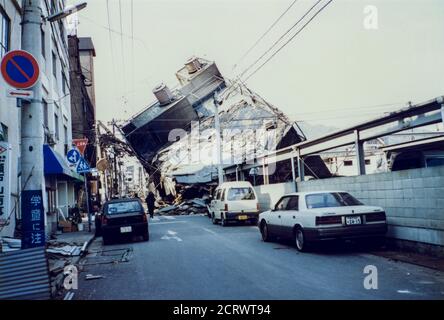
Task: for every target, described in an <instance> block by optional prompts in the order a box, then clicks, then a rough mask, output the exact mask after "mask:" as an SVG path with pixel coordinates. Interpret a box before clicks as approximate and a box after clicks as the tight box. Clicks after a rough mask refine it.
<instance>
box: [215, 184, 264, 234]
mask: <svg viewBox="0 0 444 320" xmlns="http://www.w3.org/2000/svg"><path fill="white" fill-rule="evenodd" d="M209 211H210V216H211V219H212V221H213V224H217V223H218V222H220V224H221V225H222V226H226V225H227V224H228V223H229V222H234V221H241V222H250V223H251V224H255V225H256V224H257V222H258V217H259V203H258V199H257V195H256V191H254V188H253V186H252V185H251V183H250V182H248V181H235V182H234V181H233V182H224V183H222V184H221V185H219V186H218V187H217V188H216V190H215V192H214V195H213V199H212V200H211V203H210V210H209Z"/></svg>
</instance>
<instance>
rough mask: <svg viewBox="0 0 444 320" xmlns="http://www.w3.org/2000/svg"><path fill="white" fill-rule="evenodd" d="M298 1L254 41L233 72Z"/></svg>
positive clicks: (235, 65)
mask: <svg viewBox="0 0 444 320" xmlns="http://www.w3.org/2000/svg"><path fill="white" fill-rule="evenodd" d="M297 1H298V0H294V1H293V2H292V3H291V4H290V6H288V7H287V9H285V11H284V12H283V13H282V14H281V15H280V16H279V17H278V18H277V19H276V20H275V21H274V22H273V23H272V24H271V25H270V27H268V29H267V30H266V31H265V32H264V33H263V34H262V35H261V36H260V37H259V39H257V40H256V42H255V43H254V44H253V45H252V46H251V47H250V48H249V49H248V50H247V51H246V52H245V53H244V54H243V55H242V56H241V58H240V59H239V60H238V61H237V62H236V63H235V64H234V66H233V70H234V69H236V67H237V65H238V64H239V63H241V62H242V61H243V59H244V58H245V57H246V56H247V55H248V54H249V53H250V52H251V51H252V50H253V49H254V48H256V46H257V45H258V44H259V42H261V41H262V39H263V38H265V36H266V35H267V34H268V33H269V32H270V31H271V30H272V29H273V28H274V26H276V24H278V22H279V21H280V20H281V19H282V18H283V17H284V16H285V15H286V14H287V12H288V11H290V9H291V8H292V7H293V6H294V5H295V3H296V2H297Z"/></svg>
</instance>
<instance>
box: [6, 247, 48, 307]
mask: <svg viewBox="0 0 444 320" xmlns="http://www.w3.org/2000/svg"><path fill="white" fill-rule="evenodd" d="M50 298H51V287H50V280H49V269H48V260H47V258H46V252H45V248H44V247H41V248H33V249H25V250H18V251H12V252H7V253H1V254H0V300H5V299H11V300H44V299H50Z"/></svg>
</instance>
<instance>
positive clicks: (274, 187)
mask: <svg viewBox="0 0 444 320" xmlns="http://www.w3.org/2000/svg"><path fill="white" fill-rule="evenodd" d="M295 187H296V185H295V183H294V182H286V183H277V184H267V185H262V186H257V187H254V190H255V191H256V194H257V197H258V200H259V206H260V211H261V212H263V211H266V210H269V209H270V208H272V207H273V206H274V205H275V204H276V202H277V201H278V200H279V199H280V198H281V197H282V196H283V195H284V194H287V193H292V192H295V191H296V188H295Z"/></svg>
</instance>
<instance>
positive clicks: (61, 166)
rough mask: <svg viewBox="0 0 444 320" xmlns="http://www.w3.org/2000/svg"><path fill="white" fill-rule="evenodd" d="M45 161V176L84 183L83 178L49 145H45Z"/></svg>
mask: <svg viewBox="0 0 444 320" xmlns="http://www.w3.org/2000/svg"><path fill="white" fill-rule="evenodd" d="M43 159H44V173H45V175H59V176H64V177H65V178H69V179H74V180H79V181H83V177H82V176H81V175H79V174H78V173H77V172H75V171H73V170H72V169H71V168H70V167H69V166H68V165H67V163H66V161H65V159H63V157H62V156H61V155H59V154H58V153H57V152H55V151H54V150H52V149H51V147H50V146H48V145H47V144H45V145H43Z"/></svg>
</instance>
